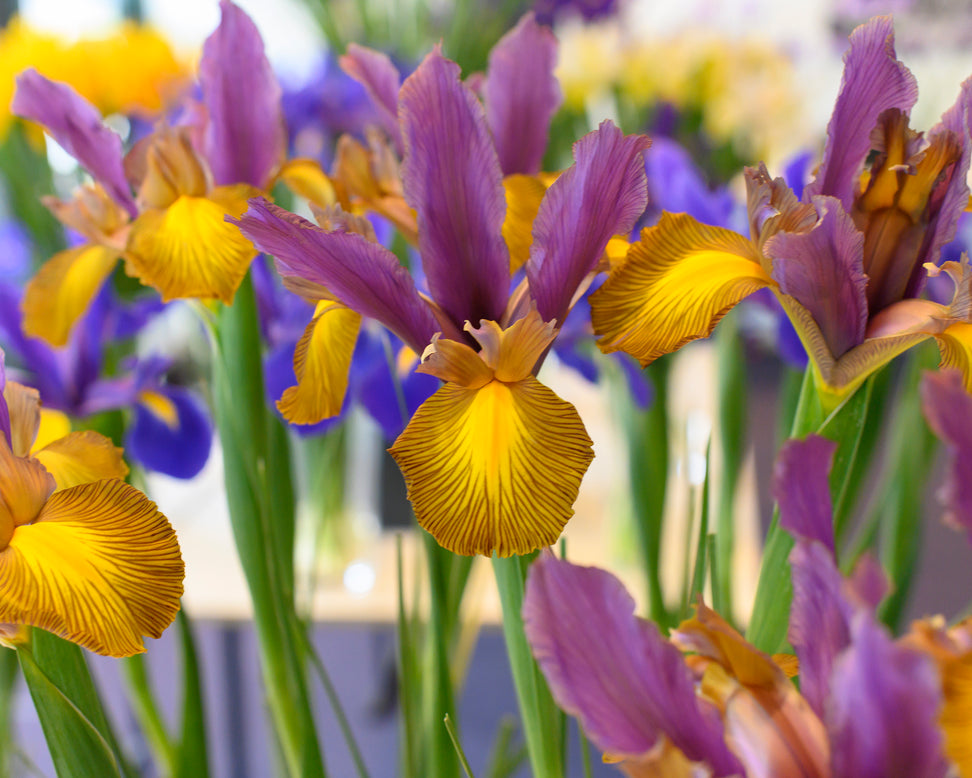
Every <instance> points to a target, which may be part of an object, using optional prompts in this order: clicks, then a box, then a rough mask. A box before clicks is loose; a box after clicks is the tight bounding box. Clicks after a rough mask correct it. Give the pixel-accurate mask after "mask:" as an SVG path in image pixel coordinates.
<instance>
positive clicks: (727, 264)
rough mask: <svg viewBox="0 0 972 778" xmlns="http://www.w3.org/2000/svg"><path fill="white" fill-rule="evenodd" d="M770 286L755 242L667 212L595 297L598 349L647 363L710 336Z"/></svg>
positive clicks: (593, 302)
mask: <svg viewBox="0 0 972 778" xmlns="http://www.w3.org/2000/svg"><path fill="white" fill-rule="evenodd" d="M765 286H775V283H774V282H773V280H772V279H771V278H770V277H769V276H768V275H767V274H766V272H765V271H764V270H763V268H762V266H761V265H760V264H759V255H758V254H757V253H756V250H755V249H754V248H753V244H752V243H751V242H750V241H748V240H746V239H745V238H744V237H742V236H741V235H739V234H737V233H735V232H732V231H731V230H726V229H723V228H721V227H709V226H707V225H704V224H700V223H699V222H697V221H696V220H695V219H693V218H692V217H691V216H689V215H688V214H684V213H683V214H674V215H673V214H669V213H666V214H663V215H662V218H661V221H660V222H658V224H657V225H655V226H654V227H649V228H647V229H646V230H644V231H643V232H642V233H641V240H640V241H638V242H637V243H634V244H632V246H631V248H630V249H629V250H628V254H627V257H626V259H625V261H624V264H622V265H621V267H619V268H618V270H616V271H615V272H613V273H612V274H611V275H610V276H609V277H608V280H607V281H605V282H604V285H603V286H602V287H601V288H600V289H598V290H597V291H596V292H594V294H592V295H591V297H590V303H591V322H592V323H593V325H594V334H595V335H596V336H597V338H598V341H597V345H598V347H599V348H600V349H601V351H603V352H605V353H611V352H614V351H624V352H627V353H628V354H631V356H633V357H635V358H636V359H638V360H639V361H640V362H641V364H642V366H644V365H647V364H648V363H649V362H652V361H654V360H655V359H657V358H658V357H660V356H662V355H663V354H669V353H671V352H672V351H676V350H677V349H679V348H681V347H682V346H684V345H685V344H686V343H688V342H689V341H692V340H696V339H697V338H705V337H708V335H709V334H710V333H711V332H712V330H713V328H714V327H715V326H716V324H718V323H719V320H720V319H721V318H722V317H723V316H724V315H725V314H726V312H727V311H728V310H729V309H730V308H732V307H733V306H734V305H735V304H736V303H738V302H739V301H740V300H742V299H743V298H744V297H746V296H748V295H750V294H752V293H753V292H755V291H756V290H757V289H762V288H763V287H765Z"/></svg>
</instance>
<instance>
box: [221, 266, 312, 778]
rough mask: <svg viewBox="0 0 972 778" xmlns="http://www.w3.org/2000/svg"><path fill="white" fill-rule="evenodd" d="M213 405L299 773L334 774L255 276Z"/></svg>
mask: <svg viewBox="0 0 972 778" xmlns="http://www.w3.org/2000/svg"><path fill="white" fill-rule="evenodd" d="M216 341H217V342H216V353H215V355H214V371H213V386H214V395H215V398H214V405H215V416H216V426H217V429H218V431H219V437H220V442H221V443H222V449H223V457H224V477H225V480H226V492H227V500H228V503H229V510H230V520H231V524H232V528H233V537H234V540H235V542H236V547H237V552H238V554H239V557H240V561H241V563H242V566H243V570H244V573H245V575H246V580H247V585H248V588H249V590H250V596H251V599H252V602H253V614H254V624H255V626H256V633H257V642H258V646H259V651H260V657H261V666H262V670H263V678H264V685H265V687H266V692H267V701H268V704H269V708H270V714H271V719H272V721H273V724H274V729H275V731H276V733H277V738H278V743H279V745H280V748H281V755H282V757H283V762H284V764H285V766H286V769H287V771H288V773H289V774H290V775H291V776H295V777H296V776H310V777H313V778H316V777H317V776H324V775H326V771H325V768H324V761H323V758H322V755H321V750H320V746H319V744H318V740H317V730H316V726H315V722H314V715H313V709H312V707H311V700H310V694H309V687H308V683H307V676H306V656H305V653H304V651H303V647H302V645H301V643H300V639H299V637H298V635H299V631H300V629H301V628H302V627H301V625H300V623H299V620H298V618H297V614H296V609H295V604H294V596H293V532H294V516H293V492H292V483H291V480H290V462H289V451H288V449H287V441H286V433H285V431H284V430H283V429H282V425H281V424H280V422H279V420H278V419H277V418H276V417H275V416H274V415H273V414H272V413H271V412H270V411H269V409H268V408H267V407H266V403H265V401H264V396H263V370H262V364H261V344H260V333H259V327H258V325H257V313H256V300H255V297H254V294H253V286H252V283H251V281H250V278H249V276H248V277H247V278H246V279H244V282H243V283H242V284H241V285H240V288H239V289H238V290H237V293H236V299H235V302H234V304H233V305H232V306H230V307H227V308H223V309H222V311H221V313H220V316H219V322H218V329H217V338H216Z"/></svg>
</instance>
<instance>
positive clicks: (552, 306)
mask: <svg viewBox="0 0 972 778" xmlns="http://www.w3.org/2000/svg"><path fill="white" fill-rule="evenodd" d="M516 32H517V34H518V35H520V36H523V38H525V39H526V40H523V44H524V45H521V46H518V47H517V48H516V49H508V48H504V49H503V51H504V52H505V53H508V54H510V55H512V56H519V57H521V58H524V59H525V60H527V61H526V62H524V64H523V65H522V66H521V67H519V68H517V67H513V66H512V65H513V63H510V62H508V63H506V66H505V68H501V69H499V70H497V71H494V69H493V67H492V60H491V72H490V76H488V78H497V79H501V81H502V84H505V89H503V88H500V86H499V85H498V84H496V85H494V86H493V87H491V88H490V87H487V88H485V89H484V92H485V94H486V95H487V110H484V108H483V106H482V105H481V103H480V102H479V100H478V99H477V98H476V95H475V94H474V93H473V91H472V90H471V89H470V88H469V86H468V85H466V84H464V83H463V82H462V81H461V80H460V79H459V68H458V66H457V65H455V63H453V62H450V61H449V60H447V59H445V58H444V57H443V56H442V55H441V54H440V53H439V51H438V50H436V51H433V53H431V54H430V55H429V56H428V57H426V59H425V60H424V62H423V63H422V64H421V65H420V66H419V67H418V69H417V70H416V71H415V72H414V73H413V74H412V75H411V76H410V77H409V78H408V79H407V80H406V82H405V83H404V85H403V86H402V87H401V91H400V93H399V95H398V103H397V106H395V107H394V111H395V112H394V113H393V114H392V116H397V117H398V124H397V125H396V131H397V132H400V138H401V142H402V146H403V149H404V161H403V164H402V185H403V193H404V197H405V199H406V201H407V203H408V204H409V206H411V207H412V208H414V210H415V212H416V224H417V239H418V246H419V251H420V254H421V263H422V268H423V270H424V275H425V278H426V279H427V283H428V288H429V294H428V295H427V296H426V295H423V294H420V293H419V291H418V290H417V289H416V286H415V283H414V281H413V279H412V277H411V276H410V275H409V273H408V271H407V270H406V268H404V267H403V266H402V265H400V264H399V262H398V259H397V258H396V257H395V255H394V254H392V253H391V252H390V251H388V250H387V249H385V248H383V247H382V246H380V245H379V244H378V243H376V242H373V241H371V240H369V239H368V238H367V237H366V236H365V235H362V234H360V232H356V231H355V223H354V221H353V220H351V219H346V218H343V217H340V218H335V219H333V220H330V221H326V223H327V225H328V226H329V227H331V228H333V229H329V230H328V229H322V228H320V227H318V226H316V225H314V224H311V223H310V222H308V221H306V220H304V219H302V218H300V217H298V216H295V215H293V214H290V213H288V212H286V211H283V210H281V209H280V208H277V207H275V206H273V205H271V204H269V203H267V202H266V201H265V200H262V199H255V200H253V201H251V203H250V209H249V211H247V213H246V214H245V215H244V216H243V217H242V218H241V219H240V220H239V221H238V224H239V226H240V229H241V231H242V232H243V234H244V235H246V236H247V237H248V238H250V240H252V241H253V242H254V244H255V245H256V246H257V247H259V248H260V249H261V250H263V251H266V252H267V253H269V254H271V255H273V256H274V257H275V258H276V260H277V266H278V269H279V270H280V272H281V274H282V275H284V276H285V278H286V279H287V281H288V283H289V284H290V286H291V288H294V289H298V290H299V291H301V293H302V294H304V295H305V296H314V295H316V296H317V297H318V299H320V300H322V301H323V302H324V305H323V306H322V309H321V314H320V315H321V316H322V317H334V318H335V319H336V318H337V317H345V319H344V321H345V322H346V332H353V331H354V329H353V328H355V327H357V322H355V321H354V320H353V317H354V316H357V315H359V314H360V315H362V316H366V317H368V318H372V319H376V320H378V321H379V322H381V323H382V324H384V325H385V326H386V327H388V329H390V330H391V331H392V332H393V333H394V334H395V335H397V336H398V337H399V338H400V339H401V340H402V342H403V343H405V345H407V346H408V347H409V348H411V349H412V350H413V351H414V352H415V353H416V354H423V360H422V365H421V367H420V368H419V370H420V371H421V372H424V373H429V374H431V375H434V376H436V377H437V378H440V379H441V380H442V381H443V382H444V385H443V386H442V387H441V388H440V389H439V390H438V391H437V392H436V393H435V394H434V395H433V396H432V397H431V398H430V399H428V400H427V401H426V402H425V403H423V404H422V406H421V407H420V408H419V409H418V411H417V412H416V413H415V415H414V416H413V417H412V419H411V421H410V422H409V424H408V426H407V427H406V429H405V431H404V432H403V433H402V435H401V436H400V437H399V438H398V440H397V441H396V442H395V444H394V445H393V446H392V448H391V449H390V450H391V453H392V455H393V456H394V457H395V459H396V460H397V462H398V464H399V466H400V468H401V469H402V472H403V474H404V476H405V481H406V485H407V487H408V492H409V497H410V499H411V501H412V505H413V506H414V508H415V514H416V517H417V519H418V521H419V523H420V524H421V525H422V526H423V527H424V528H425V529H427V530H428V531H429V532H430V533H431V534H432V535H433V536H434V537H435V539H436V540H437V541H438V542H439V543H440V544H441V545H443V546H444V547H446V548H448V549H451V550H453V551H455V552H457V553H462V554H476V553H481V554H487V555H488V554H491V553H494V552H495V553H497V554H499V555H502V556H506V555H509V554H517V553H525V552H528V551H531V550H533V549H535V548H538V547H539V546H542V545H546V544H548V543H551V542H553V541H554V540H555V539H556V538H557V537H558V536H559V534H560V532H561V531H562V529H563V527H564V525H565V524H566V522H567V520H568V519H569V518H570V516H571V514H572V512H573V509H572V504H573V502H574V500H575V498H576V496H577V490H578V487H579V485H580V481H581V479H582V477H583V474H584V472H585V471H586V469H587V466H588V464H589V462H590V460H591V458H592V456H593V452H592V450H591V441H590V438H588V436H587V433H586V431H585V429H584V425H583V423H582V422H581V420H580V417H579V416H578V414H577V411H576V410H575V409H574V408H573V406H571V405H570V404H569V403H566V402H564V401H563V400H562V399H560V398H559V397H557V395H555V394H554V393H553V392H552V391H551V390H550V389H548V388H547V387H546V386H544V385H543V384H541V383H540V382H539V381H538V380H537V379H536V377H535V375H536V371H537V370H538V368H539V365H540V363H541V362H542V360H543V357H544V355H545V354H546V352H547V350H548V349H549V348H550V346H551V344H552V343H553V341H554V338H555V337H556V334H557V329H558V327H559V325H560V323H561V322H563V321H564V319H565V317H566V315H567V313H568V311H569V310H570V307H571V304H572V301H573V300H574V299H575V296H576V295H577V294H578V293H579V292H581V291H583V289H584V288H585V287H586V285H587V284H588V283H589V282H590V279H591V278H592V276H593V274H594V273H595V271H596V270H597V268H598V264H599V261H600V260H601V257H602V255H603V253H604V250H605V247H606V245H607V243H608V240H609V239H610V238H611V236H613V235H615V234H618V233H621V234H626V233H627V232H628V231H629V230H630V229H631V227H632V226H633V224H634V222H635V220H636V219H637V218H638V216H639V215H640V214H641V212H642V210H643V209H644V206H645V199H646V182H645V174H644V162H643V157H642V151H643V150H644V149H645V148H646V147H647V145H648V141H647V139H646V138H643V137H640V136H630V137H625V136H623V135H622V133H621V132H620V131H619V130H618V129H617V128H616V127H615V126H613V125H612V124H611V123H610V122H606V123H604V124H602V125H601V127H600V128H599V129H598V130H597V131H595V132H593V133H591V134H590V135H588V136H586V137H585V138H583V139H582V140H580V141H578V142H577V144H576V145H575V147H574V159H575V163H574V165H573V166H572V167H571V168H570V169H569V170H567V171H566V172H565V173H564V174H563V175H561V176H560V177H559V178H558V179H557V181H556V182H555V183H554V184H553V185H552V186H551V187H550V188H549V189H548V190H547V192H546V194H545V195H544V197H543V200H542V202H541V204H540V206H539V211H538V213H537V216H536V220H535V222H534V225H533V236H534V239H533V242H532V245H531V246H530V248H529V258H528V260H527V261H526V264H525V276H526V277H525V279H524V280H523V282H522V283H520V284H519V285H518V286H517V287H516V288H515V289H513V290H512V292H511V289H510V287H511V278H512V273H513V272H514V268H515V265H514V263H513V261H511V254H512V251H511V249H510V248H509V247H508V243H507V241H506V240H504V233H503V226H504V215H505V211H506V208H505V205H506V203H505V199H506V198H505V193H504V188H503V170H504V168H503V167H502V166H501V164H502V163H501V160H502V159H504V154H503V153H501V152H502V150H503V149H506V150H508V151H509V152H510V153H513V152H514V151H518V152H519V153H522V152H523V150H524V149H526V148H531V149H532V148H535V146H536V143H537V142H538V139H539V142H540V145H541V148H542V143H543V139H542V137H541V135H542V136H545V135H546V131H547V125H545V124H541V125H540V126H539V128H538V127H537V125H536V124H534V123H531V122H530V121H528V119H529V117H528V116H525V115H522V114H517V113H515V112H513V113H511V112H508V109H510V108H511V107H513V106H515V105H516V104H517V103H516V97H517V96H519V95H521V94H522V89H520V87H522V85H521V84H519V81H520V80H523V73H525V72H532V70H533V69H536V62H535V60H536V59H537V58H540V59H541V61H543V60H546V59H548V58H549V57H550V50H551V47H552V46H553V45H554V42H553V38H552V36H551V35H550V33H549V31H546V30H543V29H542V28H539V27H538V26H537V25H535V23H533V22H532V20H530V21H529V22H526V23H521V25H520V26H519V27H518V29H517V31H516ZM527 42H532V44H533V45H526V43H527ZM494 54H495V52H494ZM548 77H549V79H550V81H548V82H547V86H546V87H545V86H544V85H537V84H528V85H527V86H526V87H524V88H526V89H527V91H528V93H535V92H536V91H537V90H539V91H540V92H543V91H544V90H545V89H549V88H550V84H551V81H552V78H553V76H552V74H548ZM518 89H519V91H518ZM531 90H533V91H532V92H531ZM490 105H491V106H492V108H491V111H490V110H489V108H490ZM391 108H392V107H391V106H389V110H391ZM504 111H507V112H506V113H504ZM487 115H490V116H493V117H494V122H493V123H489V122H488V119H487ZM497 115H499V116H503V117H505V121H499V122H497V120H496V119H495V117H496V116H497ZM547 121H548V122H549V114H548V119H547ZM491 126H492V128H493V132H492V133H491V132H490V127H491ZM538 129H539V132H538ZM504 130H507V131H506V132H504ZM527 134H529V137H527ZM514 138H516V139H518V140H519V141H521V142H522V143H521V145H520V146H519V147H515V146H513V145H512V144H513V139H514ZM494 139H495V142H494ZM536 164H537V165H538V166H539V158H538V159H537V161H536ZM365 231H366V230H365ZM352 346H353V339H350V338H349V339H347V340H345V341H339V340H336V341H335V348H334V349H333V351H332V352H331V357H330V359H326V360H325V359H324V358H323V357H321V356H314V357H313V360H314V361H313V362H312V354H314V353H315V352H312V351H310V350H308V351H307V352H306V355H307V356H306V360H305V361H304V362H303V369H304V375H305V376H308V375H311V371H313V373H314V374H315V375H316V376H317V378H316V382H315V383H314V386H315V387H316V388H315V389H314V390H313V391H317V392H328V393H331V392H333V395H332V397H333V398H334V399H335V400H336V398H338V397H340V396H341V395H343V391H344V386H345V385H346V375H347V367H346V363H341V362H340V360H341V359H342V358H343V357H344V355H349V354H350V349H351V347H352ZM316 353H317V354H320V353H321V352H316ZM339 368H340V369H339ZM300 372H301V371H300V370H298V374H300ZM335 390H337V391H335Z"/></svg>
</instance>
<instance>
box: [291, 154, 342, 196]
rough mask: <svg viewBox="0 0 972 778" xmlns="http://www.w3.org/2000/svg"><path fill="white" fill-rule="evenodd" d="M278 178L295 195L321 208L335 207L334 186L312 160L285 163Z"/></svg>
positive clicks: (295, 160)
mask: <svg viewBox="0 0 972 778" xmlns="http://www.w3.org/2000/svg"><path fill="white" fill-rule="evenodd" d="M277 178H278V179H280V180H281V181H283V183H284V184H285V185H286V186H287V188H288V189H290V191H291V192H293V193H294V194H297V195H300V196H301V197H303V198H304V199H305V200H307V201H308V202H311V203H314V204H315V205H319V206H321V207H324V206H328V205H334V203H336V202H337V194H336V193H335V191H334V184H332V183H331V179H330V178H328V177H327V174H326V173H325V172H324V171H323V170H321V166H320V165H319V164H318V163H317V162H315V161H314V160H312V159H291V160H288V161H287V162H285V163H284V165H283V167H281V168H280V172H279V173H277Z"/></svg>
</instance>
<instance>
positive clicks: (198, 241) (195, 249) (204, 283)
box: [125, 185, 259, 305]
mask: <svg viewBox="0 0 972 778" xmlns="http://www.w3.org/2000/svg"><path fill="white" fill-rule="evenodd" d="M258 194H259V191H258V190H257V189H254V188H253V187H250V186H245V185H238V186H227V187H218V188H217V189H214V190H213V191H212V192H210V193H209V195H208V196H207V197H187V196H183V197H179V198H178V199H177V200H176V201H175V202H174V203H173V204H172V205H171V206H169V207H168V208H166V209H165V210H157V209H154V210H150V211H145V212H144V213H142V214H141V215H140V216H139V217H138V218H137V219H136V220H135V221H134V223H133V224H132V230H131V233H130V234H129V237H128V247H127V251H126V254H125V256H126V259H127V260H128V266H129V268H130V272H132V273H133V274H134V275H135V276H136V277H137V278H138V279H139V280H140V281H141V282H142V283H144V284H147V285H149V286H153V287H155V288H156V289H157V290H158V291H159V293H160V294H161V295H162V299H163V300H165V301H166V302H168V301H169V300H174V299H177V298H182V297H196V298H203V299H209V298H214V297H215V298H218V299H220V300H222V301H223V302H224V303H226V304H227V305H229V304H230V303H231V302H232V301H233V295H234V294H235V293H236V288H237V287H238V286H239V285H240V282H241V281H242V280H243V277H244V276H245V275H246V271H247V269H248V268H249V266H250V261H251V260H252V259H253V257H255V256H256V249H254V248H253V244H251V243H250V241H248V240H247V239H246V238H244V237H243V234H242V233H241V232H240V231H239V229H237V227H236V226H235V225H233V224H230V223H229V222H227V221H224V218H223V217H224V216H226V215H227V214H228V215H230V216H234V217H237V218H238V217H240V216H242V215H243V212H244V211H246V208H247V203H246V201H247V199H248V198H250V197H255V196H257V195H258Z"/></svg>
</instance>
